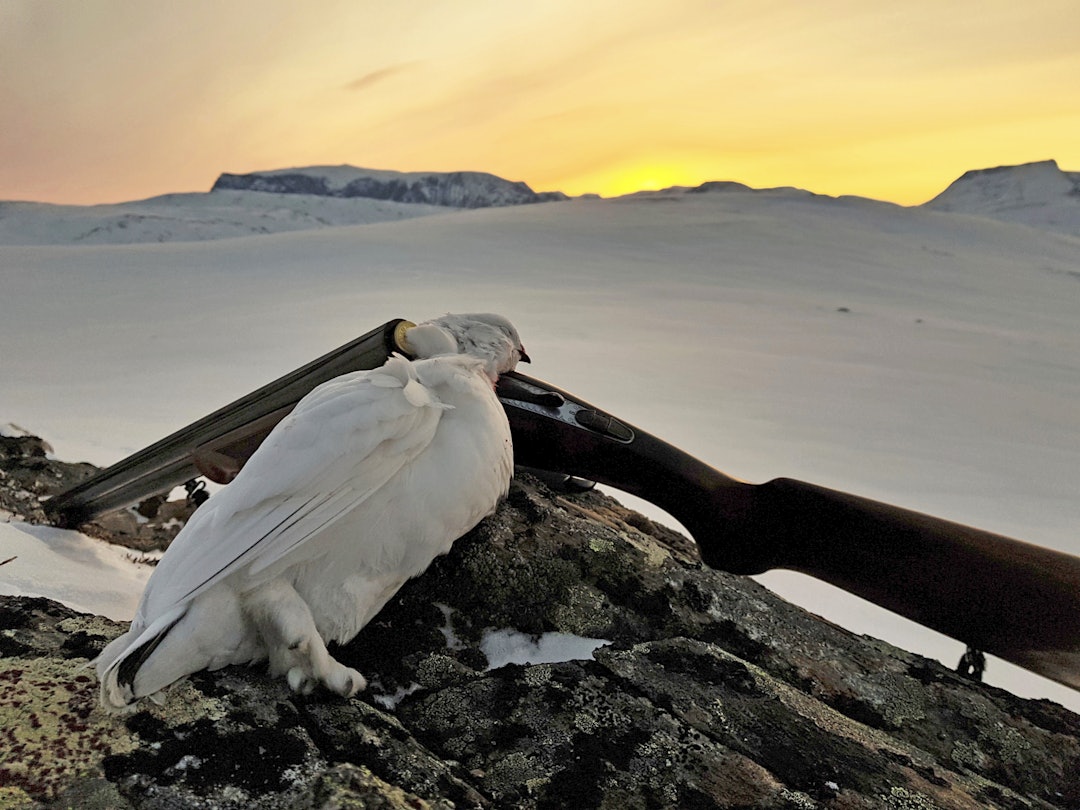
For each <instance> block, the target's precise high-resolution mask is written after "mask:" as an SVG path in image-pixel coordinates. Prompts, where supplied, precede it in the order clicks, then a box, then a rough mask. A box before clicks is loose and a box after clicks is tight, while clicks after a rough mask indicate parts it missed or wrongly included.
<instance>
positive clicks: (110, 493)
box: [44, 318, 413, 528]
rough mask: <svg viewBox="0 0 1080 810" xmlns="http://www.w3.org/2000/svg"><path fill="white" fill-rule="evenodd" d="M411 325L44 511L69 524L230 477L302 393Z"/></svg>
mask: <svg viewBox="0 0 1080 810" xmlns="http://www.w3.org/2000/svg"><path fill="white" fill-rule="evenodd" d="M412 325H413V324H412V323H411V322H409V321H406V320H404V319H402V318H396V319H394V320H392V321H387V322H386V323H384V324H383V325H382V326H380V327H378V328H377V329H372V330H371V331H370V332H368V333H367V334H366V335H363V336H361V337H358V338H356V340H353V341H351V342H349V343H346V344H345V345H344V346H340V347H338V348H337V349H334V350H333V351H332V352H329V353H327V354H325V355H323V356H322V357H320V358H318V359H317V360H313V361H312V362H310V363H308V364H307V365H305V366H302V367H301V368H298V369H296V370H295V371H291V372H289V373H288V374H286V375H285V376H283V377H281V378H279V379H277V380H274V381H273V382H272V383H269V384H268V385H264V386H263V387H262V388H260V389H258V390H257V391H253V392H251V393H250V394H247V395H246V396H243V397H241V398H240V399H238V400H236V401H235V402H232V403H230V404H228V405H226V406H224V407H223V408H220V409H218V410H216V411H214V412H213V413H212V414H210V415H208V416H204V417H203V418H202V419H200V420H199V421H197V422H194V423H192V424H190V425H188V426H187V427H185V428H181V429H180V430H178V431H176V432H175V433H173V434H172V435H170V436H166V437H165V438H164V439H162V440H161V441H158V442H155V443H154V444H152V445H150V446H149V447H146V448H144V449H142V450H140V451H138V452H137V453H134V454H133V455H130V456H128V457H127V458H125V459H123V460H122V461H118V462H117V463H116V464H113V465H112V466H111V467H107V468H106V469H104V470H102V471H101V472H100V473H97V474H96V475H94V476H91V477H90V478H88V479H86V480H85V481H82V482H81V483H79V484H78V485H76V486H74V487H72V488H71V489H68V490H66V491H64V492H62V493H60V494H59V495H57V496H55V497H53V498H50V499H49V500H47V501H45V504H44V507H45V513H46V514H47V515H48V517H49V519H50V520H51V521H52V522H53V523H54V524H56V525H57V526H62V527H65V528H74V527H75V526H78V525H80V524H82V523H86V522H87V521H90V520H93V519H94V518H95V517H97V516H98V515H102V514H104V513H106V512H112V511H115V510H117V509H123V508H124V507H126V506H131V505H133V504H136V503H138V502H139V501H141V500H143V499H144V498H147V497H149V496H150V495H154V494H157V493H159V492H166V491H168V490H170V489H172V488H173V487H175V486H177V485H179V484H182V483H184V482H185V481H188V480H190V479H192V478H195V477H197V476H199V475H205V476H206V477H207V478H209V479H210V480H212V481H215V482H217V483H219V484H227V483H228V482H229V481H231V480H232V479H233V478H234V477H235V476H236V473H237V472H238V471H239V470H240V468H241V467H242V466H243V464H244V462H245V461H246V460H247V459H248V457H249V456H250V455H251V454H252V453H254V452H255V449H256V448H257V447H258V446H259V444H261V443H262V440H263V439H265V438H266V436H267V435H268V434H269V433H270V431H271V430H272V429H273V427H274V425H276V424H277V423H278V422H280V421H281V420H282V419H283V418H284V417H285V416H286V415H287V414H288V413H289V411H291V410H292V409H293V406H295V405H296V403H297V402H299V401H300V400H301V399H302V398H303V397H304V395H305V394H307V393H308V392H309V391H311V390H312V389H313V388H315V387H316V386H317V385H320V384H322V383H324V382H327V381H328V380H332V379H333V378H334V377H338V376H340V375H342V374H346V373H348V372H350V371H361V370H363V369H371V368H378V367H379V366H381V365H382V364H383V363H385V362H386V359H387V358H388V357H389V356H390V354H391V352H395V351H396V352H400V351H403V350H404V349H403V343H402V342H401V340H402V335H403V334H404V332H405V329H406V328H407V327H409V326H412Z"/></svg>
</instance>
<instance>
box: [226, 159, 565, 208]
mask: <svg viewBox="0 0 1080 810" xmlns="http://www.w3.org/2000/svg"><path fill="white" fill-rule="evenodd" d="M212 190H213V191H218V190H237V191H265V192H273V193H276V194H310V195H315V196H319V197H345V198H349V197H368V198H370V199H374V200H389V201H392V202H399V203H420V204H425V205H442V206H449V207H452V208H490V207H493V206H505V205H526V204H530V203H538V202H551V201H554V200H566V199H569V198H568V197H567V196H566V195H565V194H563V193H562V192H558V191H546V192H539V193H538V192H535V191H533V190H532V189H531V188H529V186H528V185H526V184H525V183H521V182H513V181H510V180H504V179H503V178H501V177H498V176H496V175H494V174H488V173H487V172H393V171H376V170H372V169H360V168H356V167H354V166H311V167H307V168H302V169H283V170H277V171H270V172H252V173H250V174H229V173H225V174H222V175H221V176H220V177H218V179H217V181H216V182H215V183H214V186H213V189H212Z"/></svg>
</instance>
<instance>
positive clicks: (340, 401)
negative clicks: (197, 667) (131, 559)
mask: <svg viewBox="0 0 1080 810" xmlns="http://www.w3.org/2000/svg"><path fill="white" fill-rule="evenodd" d="M447 407H448V406H446V405H443V404H442V403H441V402H440V401H439V400H438V399H437V398H436V397H435V396H434V395H433V394H432V393H431V391H430V390H429V389H427V388H426V387H424V386H423V384H422V383H420V382H419V381H418V380H417V379H416V376H415V372H414V371H413V369H412V367H411V365H410V364H409V362H408V361H406V360H404V359H402V358H399V357H395V358H391V359H390V360H389V361H388V362H387V364H386V365H385V366H383V367H382V368H381V369H376V370H375V371H370V372H367V371H365V372H356V373H354V374H348V375H344V376H342V377H338V378H336V379H334V380H332V381H330V382H328V383H326V384H324V385H322V386H319V387H318V388H316V389H315V390H313V391H312V392H311V393H310V394H308V396H306V397H305V398H304V399H303V400H301V401H300V402H299V403H298V404H297V406H296V408H295V409H294V410H293V412H292V413H291V414H290V415H289V416H287V417H286V418H285V419H284V420H282V421H281V423H279V424H278V426H277V427H276V428H275V429H274V430H273V432H271V434H270V435H269V436H268V437H267V439H266V440H265V441H264V442H263V444H262V445H261V446H260V447H259V449H258V450H257V451H256V452H255V453H254V454H253V455H252V456H251V458H250V459H249V460H248V462H247V464H246V465H245V466H244V469H243V472H242V474H241V475H240V476H238V477H237V479H236V480H235V481H233V482H232V483H231V484H229V485H228V486H227V487H226V488H225V489H224V490H221V491H220V492H218V493H215V495H214V496H213V497H212V498H211V499H210V500H209V501H207V502H206V503H205V504H204V505H203V506H202V507H200V508H199V510H198V511H196V512H195V514H194V515H193V516H192V518H191V520H189V521H188V524H187V526H186V527H185V528H184V530H183V531H182V532H181V533H180V534H179V535H178V536H177V538H176V540H174V541H173V544H172V546H170V548H169V553H168V554H166V555H165V556H164V557H163V558H162V561H161V563H160V564H159V565H158V568H157V569H156V571H155V575H154V576H153V577H152V578H151V580H150V582H149V583H148V585H147V588H146V592H145V593H144V594H143V599H142V602H141V604H140V606H139V611H138V615H137V616H136V619H135V623H134V624H145V623H146V620H147V619H149V618H152V617H154V616H158V615H161V614H162V613H164V612H165V611H167V610H169V609H170V608H172V607H173V606H175V605H177V604H181V603H184V602H188V601H190V600H191V599H193V598H195V597H196V596H198V595H199V594H200V593H203V592H204V591H205V590H206V589H207V588H209V587H211V586H212V585H214V584H215V583H217V582H219V581H221V580H222V579H224V578H225V577H228V576H230V575H233V574H235V573H237V572H240V571H243V576H244V577H245V585H248V584H250V585H251V586H255V585H257V584H259V583H260V582H263V581H266V580H269V579H271V578H272V577H273V576H274V575H275V574H276V573H277V572H278V571H279V570H280V569H281V568H284V567H286V566H288V565H291V564H294V563H295V562H298V561H302V560H303V559H308V558H310V557H314V556H318V554H319V551H320V550H319V549H318V548H317V547H316V548H304V549H303V550H301V547H304V546H305V544H307V543H308V541H309V540H311V539H312V538H315V545H316V546H317V545H318V540H317V535H318V534H319V533H320V532H322V530H323V529H326V528H327V527H329V526H331V525H332V524H333V523H335V522H336V521H337V520H339V519H340V518H341V517H342V516H344V515H346V514H347V513H348V512H350V511H351V510H352V509H354V508H356V507H357V506H358V505H360V504H362V503H363V502H364V501H365V500H367V499H368V498H369V497H370V496H371V494H372V493H374V492H376V491H377V490H378V489H379V488H380V487H381V486H383V485H384V484H385V483H386V482H387V481H388V480H390V479H391V478H392V477H393V476H394V475H395V474H396V473H398V472H399V471H400V470H401V469H402V467H404V466H405V465H406V464H408V463H409V462H410V461H411V460H413V459H414V458H416V457H417V456H418V455H419V454H420V453H422V452H423V451H424V449H425V448H426V447H427V446H428V444H429V443H430V442H431V440H432V437H433V436H434V435H435V431H436V428H437V427H438V424H439V421H440V418H441V414H442V413H443V410H444V409H445V408H447ZM134 624H133V627H134Z"/></svg>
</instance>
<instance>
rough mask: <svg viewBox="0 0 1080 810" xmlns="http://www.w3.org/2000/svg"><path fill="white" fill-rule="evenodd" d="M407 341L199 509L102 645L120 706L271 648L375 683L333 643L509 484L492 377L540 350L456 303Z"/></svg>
mask: <svg viewBox="0 0 1080 810" xmlns="http://www.w3.org/2000/svg"><path fill="white" fill-rule="evenodd" d="M407 340H408V342H409V344H410V346H411V348H412V350H413V354H414V355H415V357H416V358H417V359H416V360H408V359H406V358H404V357H401V356H398V355H395V356H393V357H391V358H390V359H389V360H387V362H386V363H385V364H384V365H383V366H381V367H380V368H377V369H374V370H371V371H359V372H354V373H350V374H345V375H342V376H340V377H337V378H336V379H333V380H331V381H329V382H327V383H325V384H323V385H320V386H319V387H318V388H316V389H315V390H313V391H312V392H311V393H310V394H308V395H307V396H306V397H304V398H303V399H302V400H301V401H300V402H299V403H298V404H297V405H296V407H295V409H294V410H293V411H292V413H290V414H289V415H288V416H287V417H285V419H283V420H282V421H281V422H280V423H279V424H278V426H277V427H276V428H274V430H273V432H272V433H271V434H270V435H269V436H268V437H267V438H266V440H265V441H264V442H263V444H262V445H261V446H260V447H259V449H258V450H257V451H256V452H255V453H254V454H253V455H252V456H251V458H250V459H249V460H248V462H247V464H246V465H245V466H244V468H243V469H242V470H241V471H240V474H239V475H237V477H236V479H235V480H234V481H233V482H232V483H230V484H229V485H228V486H227V487H225V488H224V489H222V490H221V491H219V492H217V493H215V494H214V495H213V496H212V497H211V498H210V499H209V500H208V501H207V502H206V503H204V504H203V505H202V506H201V507H199V509H198V510H197V511H196V512H195V513H194V514H193V515H192V517H191V519H190V520H189V521H188V524H187V525H186V526H185V527H184V529H183V530H182V531H181V532H180V533H179V534H178V535H177V537H176V539H175V540H174V541H173V543H172V545H170V546H169V549H168V551H167V552H166V553H165V555H164V556H163V557H162V559H161V562H160V563H159V564H158V566H157V568H156V569H155V570H154V573H153V576H151V577H150V581H149V582H148V583H147V585H146V591H145V592H144V593H143V596H142V600H141V602H140V603H139V609H138V612H137V613H136V615H135V618H134V620H133V621H132V623H131V629H130V630H129V631H128V632H127V633H125V634H124V635H122V636H120V637H119V638H117V639H116V640H115V641H113V642H112V643H110V644H109V645H108V646H107V647H106V648H105V649H104V650H103V651H102V653H101V655H100V656H98V658H97V659H96V661H95V665H96V668H97V672H98V677H99V678H100V681H101V695H100V697H101V703H102V705H103V706H104V707H105V708H107V709H111V710H114V711H116V710H124V709H127V708H128V707H131V706H133V705H134V704H136V703H137V702H138V701H139V700H141V699H142V698H147V697H154V698H156V699H157V698H159V693H160V692H161V691H162V690H163V689H165V688H166V687H168V686H170V685H171V684H173V683H175V682H176V681H178V680H180V679H182V678H184V677H186V676H187V675H190V674H191V673H193V672H197V671H199V670H202V669H211V670H213V669H218V668H220V667H223V666H226V665H229V664H240V663H250V662H253V661H258V660H260V659H266V658H269V661H270V672H271V674H272V675H275V676H276V675H284V676H285V677H286V678H287V680H288V683H289V685H290V686H291V687H292V689H293V690H295V691H298V692H304V693H307V692H310V691H312V690H313V689H314V688H315V686H316V685H317V684H323V685H324V686H326V687H327V688H328V689H330V690H331V691H333V692H336V693H337V694H339V695H344V696H348V695H352V694H353V693H355V692H356V691H357V690H359V689H363V688H364V687H365V686H366V682H365V680H364V678H363V676H362V675H361V674H360V673H359V672H357V671H356V670H355V669H351V668H349V667H346V666H344V665H342V664H341V663H339V662H338V661H336V660H334V658H333V657H331V655H330V654H329V652H328V651H327V649H326V642H328V641H336V642H341V643H344V642H346V641H348V640H349V639H351V638H352V637H353V636H355V635H356V634H357V633H358V632H359V631H360V629H361V628H362V627H363V626H364V625H365V624H367V622H368V621H370V620H371V619H372V617H374V616H375V614H376V613H378V611H379V610H380V608H382V606H383V605H384V604H385V603H386V602H387V600H389V599H390V597H392V596H393V595H394V593H396V592H397V590H398V589H399V588H400V587H401V586H402V585H403V584H404V583H405V581H406V580H407V579H409V578H410V577H413V576H416V575H417V574H419V573H420V572H422V571H423V570H425V569H426V568H427V567H428V565H429V564H430V563H431V561H432V560H433V559H434V558H435V557H437V556H438V555H440V554H445V553H446V552H447V551H449V549H450V546H451V544H453V542H454V540H456V539H457V538H459V537H461V535H463V534H465V533H466V532H467V531H469V529H471V528H472V527H473V526H475V525H476V524H477V523H479V522H480V520H481V519H483V518H484V517H486V516H487V515H489V514H491V513H492V512H493V511H494V510H495V507H496V506H497V504H498V502H499V501H500V500H501V499H502V498H503V497H504V496H505V495H506V492H507V490H508V488H509V485H510V477H511V475H512V474H513V448H512V445H511V439H510V428H509V425H508V424H507V420H506V414H505V413H504V412H503V409H502V406H501V405H500V404H499V400H498V398H497V397H496V396H495V391H494V383H495V382H496V380H497V379H498V376H499V375H500V374H502V373H504V372H507V371H511V370H512V369H513V368H514V366H515V365H516V364H517V363H518V361H519V360H524V361H528V356H527V355H526V354H525V350H524V349H523V348H522V346H521V341H520V339H519V338H518V334H517V330H515V329H514V327H513V325H511V323H510V322H509V321H508V320H506V318H503V317H501V316H499V315H491V314H480V315H445V316H443V317H441V318H437V319H435V320H433V321H428V322H427V323H423V324H421V325H419V326H416V327H414V328H412V329H410V330H409V331H408V333H407Z"/></svg>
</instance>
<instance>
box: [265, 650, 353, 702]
mask: <svg viewBox="0 0 1080 810" xmlns="http://www.w3.org/2000/svg"><path fill="white" fill-rule="evenodd" d="M285 680H286V681H288V684H289V688H290V689H292V690H293V691H294V692H296V693H297V694H299V695H310V694H311V693H312V692H313V691H315V687H316V685H318V684H320V683H321V684H322V685H323V686H325V687H326V688H327V689H329V690H330V691H331V692H333V693H334V694H336V695H341V697H352V696H353V695H355V694H356V693H357V692H359V691H361V690H363V689H366V688H367V681H366V680H365V679H364V676H363V675H361V674H360V673H359V672H357V671H356V670H355V669H352V668H351V667H347V666H344V665H343V664H340V663H338V662H337V661H335V660H334V659H332V658H331V659H330V661H329V662H328V665H327V666H326V667H324V668H323V671H322V672H319V673H315V672H311V671H309V670H308V669H306V668H305V667H293V668H292V669H290V670H289V671H288V673H287V674H286V676H285Z"/></svg>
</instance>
